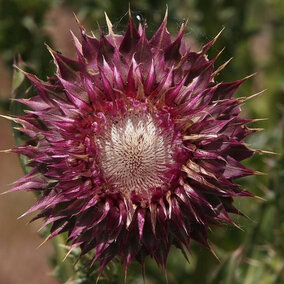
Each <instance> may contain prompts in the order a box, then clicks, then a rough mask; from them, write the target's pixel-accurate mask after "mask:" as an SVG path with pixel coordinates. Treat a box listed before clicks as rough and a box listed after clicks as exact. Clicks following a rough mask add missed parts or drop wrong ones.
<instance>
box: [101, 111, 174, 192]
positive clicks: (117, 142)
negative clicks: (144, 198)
mask: <svg viewBox="0 0 284 284" xmlns="http://www.w3.org/2000/svg"><path fill="white" fill-rule="evenodd" d="M171 141H172V135H171V134H170V133H165V130H163V129H161V127H160V126H159V125H158V124H157V122H155V121H154V119H153V117H152V116H151V115H150V114H145V113H141V114H134V113H130V114H128V115H126V116H125V117H124V118H123V119H121V120H119V121H113V123H111V124H110V127H109V129H107V130H106V132H105V133H104V135H102V136H101V138H100V139H99V146H100V164H101V168H102V170H103V172H104V175H105V176H106V178H107V179H108V180H109V181H110V182H111V183H112V184H113V185H114V186H115V187H116V188H118V189H119V190H121V191H125V192H128V193H129V192H131V191H133V190H134V191H135V192H142V191H146V192H147V191H148V190H149V189H151V188H156V187H162V186H163V185H164V183H165V180H166V177H165V172H166V171H167V169H168V166H169V165H170V164H171V163H172V162H173V161H172V150H171V148H172V147H171Z"/></svg>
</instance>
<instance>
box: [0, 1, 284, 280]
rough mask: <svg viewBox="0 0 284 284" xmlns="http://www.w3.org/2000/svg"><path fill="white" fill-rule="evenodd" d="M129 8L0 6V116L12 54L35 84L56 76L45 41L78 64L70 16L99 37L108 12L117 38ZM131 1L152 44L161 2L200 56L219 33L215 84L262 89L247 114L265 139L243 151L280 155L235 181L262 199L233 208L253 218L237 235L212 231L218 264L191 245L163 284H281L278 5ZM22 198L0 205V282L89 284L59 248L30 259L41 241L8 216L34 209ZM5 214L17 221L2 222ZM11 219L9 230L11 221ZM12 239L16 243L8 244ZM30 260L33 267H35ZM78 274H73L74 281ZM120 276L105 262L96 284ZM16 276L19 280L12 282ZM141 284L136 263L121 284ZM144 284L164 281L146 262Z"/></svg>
mask: <svg viewBox="0 0 284 284" xmlns="http://www.w3.org/2000/svg"><path fill="white" fill-rule="evenodd" d="M128 2H129V1H111V0H104V1H101V0H81V1H76V0H68V1H67V0H65V1H64V0H62V1H59V0H25V1H23V0H0V86H1V88H0V112H1V113H9V104H10V101H9V97H10V94H11V84H12V64H13V60H14V58H15V57H16V56H17V55H19V54H20V55H21V56H22V58H23V60H24V61H25V62H26V63H27V64H28V65H29V66H30V67H31V68H32V69H33V70H34V72H35V73H36V74H37V75H38V76H39V77H40V78H42V79H45V78H46V76H47V75H51V74H52V72H53V71H54V65H53V64H52V62H51V56H50V55H49V53H48V51H47V50H46V48H45V46H44V43H48V44H49V45H51V46H52V47H53V48H54V49H55V50H58V51H60V52H62V53H63V54H64V55H66V56H70V57H75V50H74V49H73V47H72V38H71V35H70V33H69V30H70V29H71V30H73V32H74V33H75V34H77V35H78V28H77V25H76V22H75V20H74V17H73V12H75V13H76V15H77V16H78V18H79V19H80V21H81V22H82V23H83V24H84V26H85V27H86V29H87V31H94V32H95V33H96V31H97V23H99V25H100V26H101V27H102V29H103V30H106V24H105V21H104V13H103V12H104V11H106V12H107V13H108V15H109V17H110V19H111V20H112V22H113V24H114V30H115V31H116V32H118V33H123V31H124V30H125V28H126V25H127V20H128V18H127V10H128ZM130 3H131V10H132V12H133V16H134V18H136V16H137V15H139V16H140V17H141V16H142V17H143V18H144V19H145V20H146V21H147V25H148V29H147V33H148V37H150V36H151V35H152V34H153V33H154V32H155V30H156V29H157V27H158V26H159V24H160V23H161V21H162V19H163V16H164V12H165V9H166V4H168V7H169V19H168V29H169V31H170V32H171V33H173V34H177V32H178V30H179V27H180V26H181V24H182V23H183V22H184V20H185V19H189V25H188V28H187V32H186V37H187V38H188V42H189V44H190V45H192V49H194V50H198V49H199V48H200V47H201V45H202V44H205V43H206V42H208V41H209V40H211V39H212V38H213V37H214V36H215V35H216V34H218V32H219V31H220V30H221V29H222V28H223V27H225V30H224V31H223V33H222V35H221V36H220V38H219V39H218V41H217V42H216V43H215V45H214V47H213V48H211V50H210V52H209V57H210V58H212V57H213V56H214V55H216V54H217V53H218V52H219V51H220V50H221V49H222V48H223V47H225V50H224V51H223V53H222V55H221V56H220V57H219V59H218V60H217V62H216V67H218V66H219V65H222V64H223V63H224V62H226V61H227V60H229V59H230V58H231V57H233V60H232V61H231V62H230V63H229V65H228V66H227V67H226V69H225V70H223V71H222V72H221V73H220V75H219V76H218V78H217V79H218V81H233V80H237V79H240V78H242V77H245V76H247V75H250V74H252V73H255V72H256V75H255V76H254V77H253V78H251V79H250V80H248V81H247V82H246V83H245V84H244V85H243V86H242V87H241V88H240V90H239V91H238V93H237V96H241V97H248V96H250V95H252V94H254V93H257V92H259V91H262V90H264V89H266V91H265V92H264V93H263V94H262V95H261V96H259V97H257V98H254V99H253V100H250V101H248V102H246V104H245V105H244V106H243V112H244V115H245V116H249V117H250V118H257V119H259V118H267V120H266V121H261V122H256V123H254V125H252V127H256V128H264V131H262V132H259V133H257V134H254V135H253V136H252V137H251V138H249V139H248V140H247V143H248V144H250V145H251V146H252V147H253V148H256V149H265V150H268V151H273V152H276V153H277V154H276V155H266V154H265V155H259V154H256V155H255V156H254V157H253V158H252V159H251V160H249V161H246V162H245V163H246V164H247V165H248V166H250V167H253V168H254V169H255V170H258V171H262V172H264V173H266V175H263V176H260V175H258V176H255V177H249V178H245V179H242V180H239V183H240V184H242V185H243V187H245V188H247V189H249V190H250V191H252V192H253V193H255V194H257V195H259V196H261V197H262V198H263V199H265V201H263V200H258V199H241V200H240V199H237V200H236V204H237V207H238V208H239V209H241V210H242V211H243V212H244V213H245V214H246V215H247V216H249V218H248V219H246V218H240V217H235V218H234V221H235V222H236V223H237V224H238V226H239V227H240V228H241V229H242V230H239V229H236V228H233V227H231V226H226V227H223V228H217V227H213V228H212V232H210V239H211V242H212V245H213V247H214V249H215V251H216V253H217V255H218V257H219V258H220V261H218V260H217V259H216V258H215V257H214V256H213V255H212V254H211V253H210V251H208V250H206V249H205V248H203V247H201V246H200V245H198V244H196V243H192V253H191V255H189V259H190V264H188V263H186V261H185V260H184V258H183V256H182V254H181V253H180V252H179V251H177V250H175V249H172V250H171V253H170V256H169V260H168V269H167V270H168V281H169V283H178V284H180V283H181V284H188V283H193V284H195V283H198V284H199V283H201V284H202V283H212V284H213V283H214V284H215V283H216V284H219V283H221V284H229V283H238V284H272V283H273V284H274V283H275V284H281V283H284V244H283V240H284V222H283V220H284V198H283V189H282V184H284V164H283V163H284V158H283V150H282V149H283V145H284V137H283V123H284V122H283V117H284V115H283V114H284V1H283V0H274V1H273V0H227V1H226V0H211V1H208V0H207V1H206V0H168V1H161V0H142V1H130ZM137 23H138V21H137ZM0 123H1V124H0V131H1V148H3V147H7V148H9V147H12V145H13V142H12V138H11V130H10V129H9V127H7V125H8V124H7V122H6V121H4V120H3V119H1V120H0ZM7 137H8V138H7ZM4 155H5V154H1V160H0V163H1V166H0V170H2V171H1V173H0V177H1V185H2V186H3V187H5V186H6V185H5V184H6V183H8V182H12V181H13V180H12V179H13V178H17V177H18V176H19V175H21V172H20V169H19V166H18V164H17V160H15V159H14V158H13V159H12V160H10V159H7V158H6V156H5V157H4ZM7 163H8V168H9V170H10V171H12V173H13V174H14V175H12V176H6V174H5V173H6V172H5V171H6V170H7ZM13 169H16V170H13ZM1 191H2V188H1ZM1 198H2V197H1ZM5 198H6V197H5ZM24 198H27V197H25V196H24V195H18V197H17V198H12V197H11V198H10V197H8V198H6V199H4V201H3V199H2V201H0V205H1V207H0V212H1V214H0V215H1V219H0V221H1V231H0V241H1V243H0V259H1V260H2V261H4V259H6V262H5V266H2V267H1V266H0V283H8V284H9V283H11V284H18V283H19V284H22V283H31V284H32V283H36V284H38V283H57V280H55V279H52V278H51V276H50V274H52V273H53V274H55V275H56V276H57V277H58V279H59V280H58V281H59V282H58V283H60V282H64V281H65V282H66V281H68V283H85V284H87V283H95V282H94V281H95V280H94V279H96V269H94V270H87V269H84V268H82V267H81V266H80V263H79V264H78V265H77V266H75V267H74V266H73V265H72V261H73V260H72V256H71V257H70V258H69V259H67V260H66V261H65V262H64V263H61V260H62V258H61V256H62V255H61V251H60V250H62V248H60V247H58V245H57V246H56V250H57V252H58V254H57V256H51V255H52V249H51V247H50V246H49V247H47V248H45V249H40V250H42V253H41V254H38V252H34V251H35V250H36V249H35V247H36V245H37V244H38V243H39V241H38V240H37V243H36V244H34V245H32V244H31V241H30V238H31V236H32V235H33V234H35V233H34V232H32V233H31V234H30V235H28V234H25V233H23V232H24V231H25V230H28V229H27V227H24V226H23V224H22V223H21V224H20V225H21V226H19V223H17V222H16V221H13V220H14V219H13V218H15V217H14V215H13V214H14V213H13V212H15V211H17V209H18V208H22V210H23V211H24V210H26V209H27V208H28V204H31V203H32V199H33V198H32V196H31V195H29V196H28V198H29V199H28V200H27V199H24ZM1 202H2V204H1ZM4 203H5V206H4ZM11 208H13V210H11ZM11 212H12V213H11ZM10 213H11V214H12V216H13V218H5V216H7V214H10ZM20 213H22V212H19V214H20ZM4 220H5V221H4ZM7 220H9V222H10V223H9V222H8V223H7ZM27 221H28V219H26V222H27ZM13 222H14V223H13ZM38 227H39V226H38ZM21 230H23V231H21ZM4 232H5V233H4ZM9 232H10V235H9ZM11 234H13V235H18V236H20V237H18V238H16V239H15V240H14V239H13V238H11ZM59 241H60V240H57V242H59ZM19 242H20V244H19ZM16 244H17V245H16ZM1 247H2V249H1ZM4 247H9V249H6V250H5V249H3V248H4ZM25 248H28V251H29V252H30V254H31V255H36V257H30V256H28V255H27V256H25V255H23V254H21V250H22V249H23V250H24V251H27V250H25ZM16 250H17V252H16ZM33 250H34V251H33ZM37 251H38V250H37ZM75 253H76V252H75ZM25 257H26V258H25ZM45 257H49V259H50V261H49V262H50V264H51V265H52V264H53V265H55V266H56V265H57V267H56V269H54V270H53V272H52V268H49V266H48V265H47V264H46V263H45V262H44V260H42V258H45ZM73 257H74V256H73ZM19 260H21V263H22V264H23V266H25V269H24V270H23V269H20V268H19V267H17V266H16V265H15V264H16V263H19ZM33 261H34V262H36V263H37V266H35V263H33ZM3 267H4V268H3ZM35 267H36V268H35ZM50 267H51V266H50ZM1 269H2V271H1ZM17 271H18V272H17ZM35 271H37V272H39V271H40V273H35ZM75 271H77V273H76V274H75ZM122 271H123V269H121V268H118V267H117V266H114V265H113V264H111V265H110V266H109V267H108V268H107V269H106V273H105V274H104V275H103V277H102V280H101V281H102V282H101V283H123V273H122ZM13 272H14V273H17V277H15V275H14V274H13ZM79 272H80V273H79ZM21 273H22V274H21ZM3 275H4V276H3ZM1 277H2V278H1ZM3 281H4V282H3ZM142 282H143V281H142V278H141V275H140V268H139V266H138V265H137V264H133V265H132V266H131V267H130V271H129V278H128V282H127V283H142ZM146 283H150V284H154V283H166V280H165V277H164V274H163V272H162V270H161V269H159V268H157V267H156V264H155V263H154V262H153V261H152V260H149V261H148V262H147V264H146Z"/></svg>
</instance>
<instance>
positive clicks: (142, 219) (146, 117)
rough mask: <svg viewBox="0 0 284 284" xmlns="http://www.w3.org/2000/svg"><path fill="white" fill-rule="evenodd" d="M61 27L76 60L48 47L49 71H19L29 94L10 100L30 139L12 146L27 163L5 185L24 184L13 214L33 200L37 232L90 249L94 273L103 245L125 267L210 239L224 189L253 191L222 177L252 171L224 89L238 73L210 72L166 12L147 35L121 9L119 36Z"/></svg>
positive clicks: (222, 218)
mask: <svg viewBox="0 0 284 284" xmlns="http://www.w3.org/2000/svg"><path fill="white" fill-rule="evenodd" d="M106 20H107V25H108V28H109V33H108V35H104V34H103V33H102V32H101V34H100V39H97V38H96V37H95V36H89V35H87V33H86V31H85V29H84V28H83V27H82V25H81V24H80V23H79V27H80V30H81V42H80V41H79V40H78V39H77V38H76V37H75V36H74V35H73V39H74V44H75V48H76V52H77V59H76V60H73V59H69V58H66V57H64V56H63V55H61V54H60V53H58V52H55V51H53V50H51V49H50V48H49V50H50V52H51V54H52V56H53V58H54V62H55V64H56V66H57V72H56V74H55V77H52V78H48V81H47V82H43V81H41V80H40V79H38V78H37V77H36V76H35V75H32V74H29V73H25V74H26V76H27V77H28V79H29V80H30V81H31V83H32V84H33V86H34V88H35V90H36V93H37V94H36V96H33V97H31V98H28V99H18V102H20V103H23V104H25V105H27V106H28V107H29V108H30V110H26V113H25V115H23V116H18V117H14V118H12V119H13V120H14V121H15V122H17V123H19V124H21V125H22V127H21V128H20V131H22V132H23V133H25V134H27V135H28V136H29V137H30V139H29V140H28V141H27V142H26V143H24V144H23V145H20V146H17V147H15V148H13V149H12V151H13V152H15V153H18V154H21V155H25V156H26V157H28V159H29V163H28V165H29V166H30V167H32V170H31V171H30V172H29V173H28V174H27V175H26V176H24V177H23V178H21V179H20V180H18V181H17V183H16V185H15V187H14V188H13V189H11V190H10V191H34V192H37V193H38V194H39V195H38V199H37V201H36V203H35V204H34V206H33V207H32V208H30V209H29V210H28V211H27V212H26V213H25V214H28V213H31V212H34V211H40V213H39V214H38V215H37V216H36V217H35V218H34V219H33V220H35V219H38V218H43V219H44V220H45V223H44V226H47V225H48V224H52V225H51V230H50V235H49V237H48V239H51V238H53V237H55V236H56V235H58V234H61V233H63V232H67V235H68V240H67V241H68V242H69V244H70V251H71V250H72V249H73V248H75V247H80V248H81V254H82V255H84V254H86V253H88V252H89V251H91V250H93V249H95V250H94V254H93V259H92V263H91V264H93V263H95V262H96V261H99V263H100V273H101V272H102V271H103V269H104V267H105V266H106V265H107V264H108V262H109V261H111V260H112V259H113V258H114V257H115V256H119V257H120V258H121V260H122V262H123V263H124V264H125V271H127V269H128V266H129V264H130V263H131V262H132V261H133V260H137V261H138V262H140V263H141V264H142V266H143V265H144V261H145V258H146V257H147V256H151V257H152V258H154V259H155V260H156V262H157V263H158V264H159V265H160V266H162V268H163V269H164V270H166V261H167V256H168V253H169V250H170V248H171V246H172V245H174V246H176V247H177V248H179V249H181V250H182V252H183V253H184V254H185V255H186V250H189V249H190V240H195V241H197V242H199V243H201V244H203V245H204V246H206V247H208V248H210V245H209V243H208V240H207V231H208V227H209V226H211V225H218V224H219V225H220V224H223V223H231V224H233V225H234V222H233V221H232V220H231V218H230V217H229V213H233V214H239V215H242V213H241V212H240V211H239V210H238V209H236V208H235V207H234V205H233V197H241V196H253V194H251V193H249V192H248V191H245V190H242V189H241V188H240V187H239V185H237V184H235V183H234V180H235V179H237V178H240V177H244V176H248V175H252V174H254V173H255V172H254V171H253V170H251V169H248V168H247V167H245V166H244V165H242V164H241V163H240V162H241V161H242V160H244V159H246V158H249V157H250V156H252V154H253V153H254V150H252V149H250V148H248V147H247V146H246V145H245V143H244V138H245V137H247V136H248V135H249V134H251V133H253V132H254V131H255V130H254V129H250V128H248V126H247V124H248V123H250V122H252V120H249V119H245V118H242V117H240V111H241V109H240V105H241V104H242V103H243V102H244V100H245V99H241V98H239V99H237V98H234V97H233V95H234V93H235V92H236V90H237V89H238V87H239V86H240V85H241V84H242V83H243V82H244V81H245V80H246V79H247V78H248V77H247V78H244V79H241V80H238V81H235V82H229V83H223V82H222V83H217V82H215V80H214V78H215V76H216V74H217V73H218V72H219V71H220V70H221V69H222V68H223V67H224V66H225V65H226V64H224V65H223V66H221V67H220V68H219V69H217V70H216V71H214V66H213V65H214V62H215V60H216V58H217V57H216V58H213V59H212V60H208V59H207V56H206V52H207V51H208V49H209V48H210V47H211V46H212V45H213V44H214V42H215V40H216V39H217V37H216V38H214V39H213V40H212V41H210V42H209V43H208V44H206V45H204V46H203V48H202V49H201V51H200V52H194V51H191V49H190V47H187V46H186V43H185V39H184V38H183V35H184V30H185V25H182V26H181V28H180V31H179V33H178V35H177V37H176V38H174V39H173V38H172V37H171V35H170V34H169V32H168V31H167V28H166V23H167V13H166V15H165V18H164V20H163V22H162V24H161V26H160V27H159V29H158V30H157V32H156V33H155V34H154V36H153V37H152V38H151V39H150V40H148V39H147V38H146V35H145V29H146V28H145V26H144V25H143V24H140V25H139V27H138V29H137V28H136V26H135V25H134V22H133V20H132V17H131V14H130V17H129V23H128V27H127V30H126V32H125V34H124V35H118V34H115V33H114V32H113V30H112V24H111V22H110V20H109V19H108V17H107V16H106Z"/></svg>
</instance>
